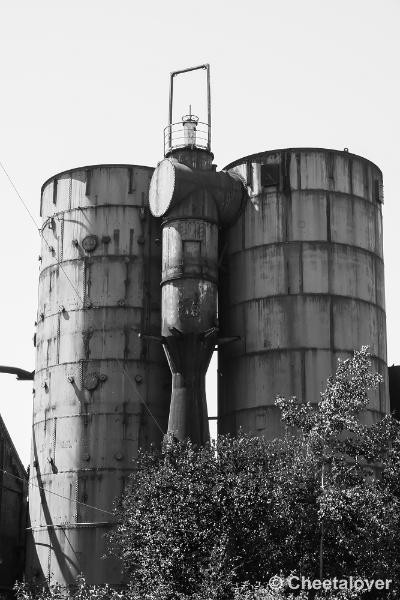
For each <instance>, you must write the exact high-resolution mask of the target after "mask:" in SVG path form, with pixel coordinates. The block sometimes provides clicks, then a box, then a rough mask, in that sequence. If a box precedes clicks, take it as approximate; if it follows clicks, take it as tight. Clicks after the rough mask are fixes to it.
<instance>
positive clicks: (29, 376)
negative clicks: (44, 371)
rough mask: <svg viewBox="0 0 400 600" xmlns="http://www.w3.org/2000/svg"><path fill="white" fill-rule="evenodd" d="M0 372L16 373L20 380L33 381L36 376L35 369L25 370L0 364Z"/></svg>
mask: <svg viewBox="0 0 400 600" xmlns="http://www.w3.org/2000/svg"><path fill="white" fill-rule="evenodd" d="M0 373H9V374H10V375H16V376H17V379H18V381H33V378H34V376H35V371H25V369H19V368H18V367H5V366H0Z"/></svg>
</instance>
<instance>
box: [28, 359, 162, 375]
mask: <svg viewBox="0 0 400 600" xmlns="http://www.w3.org/2000/svg"><path fill="white" fill-rule="evenodd" d="M120 361H121V359H120V358H91V359H90V360H88V361H85V359H83V358H82V359H79V363H83V362H87V363H88V364H89V365H91V366H93V364H94V363H98V362H109V363H116V364H118V363H119V362H120ZM125 362H127V363H140V359H139V358H127V359H126V361H125ZM76 364H77V362H76V361H68V362H63V363H54V364H50V365H49V366H48V367H42V368H41V369H36V371H35V373H37V374H39V373H42V372H43V371H48V369H49V368H52V369H55V370H56V369H57V367H65V366H70V365H76ZM149 364H150V365H160V362H159V361H158V360H149Z"/></svg>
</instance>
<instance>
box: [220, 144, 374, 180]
mask: <svg viewBox="0 0 400 600" xmlns="http://www.w3.org/2000/svg"><path fill="white" fill-rule="evenodd" d="M282 152H288V153H290V154H296V153H299V154H301V153H303V154H311V153H315V154H326V153H332V154H333V155H334V156H341V157H342V158H347V159H348V160H350V159H351V158H355V159H357V160H359V161H360V162H365V163H367V164H369V165H370V166H371V167H373V168H375V169H377V171H379V173H380V175H382V171H381V169H380V168H379V167H378V165H376V164H375V163H374V162H372V161H371V160H369V159H368V158H365V157H364V156H361V155H359V154H353V153H352V152H345V151H343V150H337V149H335V148H313V147H310V148H307V147H300V148H278V149H276V150H265V151H261V152H256V153H254V154H249V155H247V156H243V157H242V158H239V159H238V160H235V161H233V162H231V163H229V164H228V165H227V166H226V167H224V168H223V171H227V170H229V169H232V168H234V167H238V166H242V165H244V164H245V163H246V162H252V163H253V162H257V160H256V159H257V158H258V159H262V158H265V157H269V156H274V155H275V154H280V153H282ZM252 159H253V160H252Z"/></svg>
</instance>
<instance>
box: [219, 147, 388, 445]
mask: <svg viewBox="0 0 400 600" xmlns="http://www.w3.org/2000/svg"><path fill="white" fill-rule="evenodd" d="M226 169H228V170H229V171H231V172H232V171H233V172H237V173H239V174H240V175H241V176H242V177H244V178H245V179H246V181H247V185H248V189H249V192H250V196H251V198H250V200H249V201H248V203H247V206H246V209H245V211H244V213H243V214H242V216H241V217H240V219H239V220H238V221H237V223H236V224H235V225H233V226H232V227H231V228H230V229H228V230H227V231H225V234H224V236H223V237H224V239H223V243H222V245H221V267H222V269H221V271H222V273H221V285H220V288H219V317H220V324H221V335H232V336H233V335H239V336H241V340H240V341H238V342H236V343H234V344H231V345H227V346H225V347H222V348H221V349H220V351H219V369H218V370H219V379H218V396H219V432H220V433H227V432H237V431H238V430H239V428H242V429H243V430H244V431H248V432H251V433H253V434H258V435H264V436H265V437H267V438H273V437H275V436H277V435H279V434H280V432H281V425H280V415H279V411H278V409H277V408H276V407H275V406H274V399H275V397H276V395H277V394H282V395H285V396H289V395H296V396H297V397H298V398H299V399H301V400H302V401H310V402H312V403H316V402H318V401H319V394H320V392H321V391H323V389H324V388H325V384H326V379H327V377H328V376H329V375H330V374H332V373H333V372H335V370H336V366H337V359H338V357H342V358H346V357H348V356H350V355H351V353H352V351H353V350H354V349H359V348H360V347H361V346H362V345H369V346H370V351H371V354H372V362H373V367H374V368H375V369H376V370H377V371H379V372H380V373H381V374H382V375H383V377H384V383H383V385H381V386H380V388H379V390H378V391H377V392H376V393H374V395H373V396H372V397H371V405H370V409H369V411H368V413H367V414H366V415H365V422H367V423H372V422H375V421H377V420H378V419H379V418H381V417H382V415H384V414H385V413H386V412H387V411H388V384H387V366H386V316H385V296H384V264H383V254H382V202H383V188H382V173H381V171H380V170H379V168H378V167H377V166H376V165H374V164H373V163H371V162H370V161H368V160H366V159H365V158H362V157H360V156H356V155H354V154H351V153H349V152H347V151H343V152H340V151H336V150H325V149H319V148H299V149H287V150H273V151H268V152H263V153H260V154H254V155H252V156H247V157H245V158H242V159H239V160H237V161H235V162H233V163H231V164H230V165H228V167H226Z"/></svg>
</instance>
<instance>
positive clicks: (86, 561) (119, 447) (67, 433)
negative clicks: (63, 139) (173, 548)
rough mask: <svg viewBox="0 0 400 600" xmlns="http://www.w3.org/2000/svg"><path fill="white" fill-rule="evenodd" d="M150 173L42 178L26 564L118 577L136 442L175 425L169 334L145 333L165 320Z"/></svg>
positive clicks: (89, 172) (62, 575) (66, 577)
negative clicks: (115, 542) (120, 528)
mask: <svg viewBox="0 0 400 600" xmlns="http://www.w3.org/2000/svg"><path fill="white" fill-rule="evenodd" d="M151 175H152V169H150V168H147V167H136V166H133V165H114V166H113V165H106V166H90V167H87V168H86V167H85V168H80V169H75V170H71V171H67V172H65V173H61V174H59V175H57V176H56V177H55V178H52V179H50V180H49V181H48V182H46V183H45V185H44V186H43V188H42V211H41V212H42V218H43V228H42V235H43V243H42V262H41V273H40V278H39V300H38V319H37V321H38V326H37V335H36V340H37V343H36V352H37V362H36V372H35V386H34V387H35V396H34V419H33V444H32V461H31V477H32V482H33V483H34V484H35V485H36V486H39V487H35V485H33V486H31V488H30V503H29V505H30V522H31V526H32V530H31V542H30V544H29V554H28V560H27V574H28V576H29V575H33V574H35V573H36V572H37V571H39V572H40V574H41V576H42V577H43V578H45V579H47V580H48V581H50V582H56V581H57V582H59V583H61V584H69V583H71V582H72V581H73V579H74V577H75V576H76V574H78V573H79V572H83V573H84V575H85V576H86V578H87V580H88V581H89V582H90V583H102V582H108V583H119V582H120V581H121V573H120V566H119V564H118V561H117V560H115V561H114V560H107V561H103V560H101V556H102V554H103V553H104V543H105V542H104V539H103V537H102V536H103V534H104V532H105V531H107V530H108V529H109V527H110V526H112V522H113V517H112V515H111V514H109V511H112V507H113V500H114V499H115V497H116V496H117V495H118V494H120V493H121V492H122V491H123V488H124V485H125V483H126V480H127V478H128V476H129V474H130V473H131V472H132V471H133V469H134V462H133V461H134V459H135V457H136V456H137V452H138V448H139V447H149V446H150V444H156V445H159V444H160V442H161V439H162V434H163V432H166V430H167V422H168V413H169V402H170V389H171V375H170V371H169V368H168V365H167V361H166V359H165V356H164V352H163V349H162V346H161V344H158V343H151V344H150V343H149V342H147V341H146V340H145V339H143V338H139V337H138V334H139V333H144V334H150V335H159V331H160V328H161V317H160V314H161V313H160V306H161V291H160V285H159V284H160V278H161V245H160V243H159V240H160V229H159V226H158V223H157V222H156V220H155V219H154V218H153V217H151V215H150V213H149V210H148V189H149V182H150V178H151ZM55 180H57V186H56V202H54V197H55V193H54V190H55V186H54V181H55ZM49 247H50V249H49ZM149 411H151V413H152V414H153V416H154V418H155V420H156V421H157V422H155V421H154V420H153V418H152V417H151V416H150V414H149ZM40 488H43V489H40ZM89 505H91V506H92V507H93V506H94V507H97V508H98V509H102V510H104V511H108V512H102V511H101V510H95V509H94V508H91V507H90V506H89Z"/></svg>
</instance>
